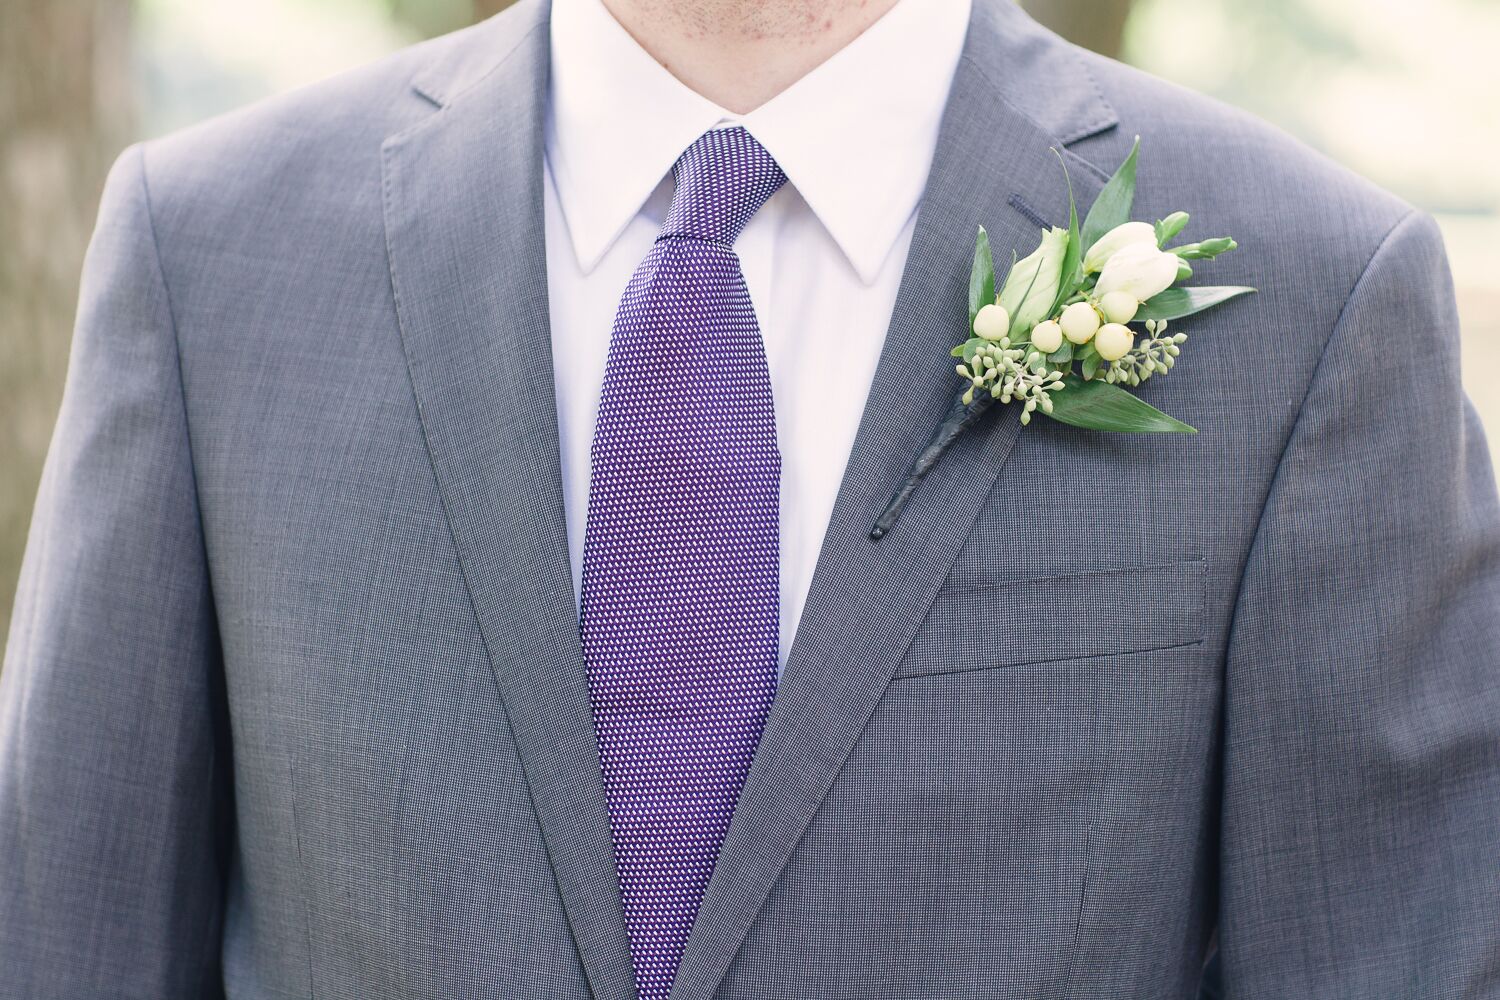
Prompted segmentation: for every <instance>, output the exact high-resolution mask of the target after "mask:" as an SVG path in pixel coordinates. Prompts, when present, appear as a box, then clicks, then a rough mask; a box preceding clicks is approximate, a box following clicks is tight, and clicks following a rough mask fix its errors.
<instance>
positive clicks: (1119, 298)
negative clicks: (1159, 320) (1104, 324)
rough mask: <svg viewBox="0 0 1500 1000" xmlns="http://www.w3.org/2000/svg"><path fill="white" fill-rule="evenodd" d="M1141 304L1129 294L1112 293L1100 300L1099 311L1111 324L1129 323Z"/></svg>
mask: <svg viewBox="0 0 1500 1000" xmlns="http://www.w3.org/2000/svg"><path fill="white" fill-rule="evenodd" d="M1140 307H1141V304H1140V303H1139V302H1137V301H1136V300H1135V296H1134V295H1131V294H1130V293H1129V292H1110V293H1109V294H1108V295H1106V296H1104V297H1103V298H1102V299H1100V300H1099V311H1100V312H1102V313H1104V318H1105V319H1107V320H1109V321H1110V322H1111V323H1129V322H1130V321H1131V320H1133V319H1135V313H1136V310H1137V309H1139V308H1140Z"/></svg>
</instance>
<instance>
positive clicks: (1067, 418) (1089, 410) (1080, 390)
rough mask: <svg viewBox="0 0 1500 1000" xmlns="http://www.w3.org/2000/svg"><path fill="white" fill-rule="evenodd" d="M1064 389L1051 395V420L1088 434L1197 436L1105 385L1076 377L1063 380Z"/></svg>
mask: <svg viewBox="0 0 1500 1000" xmlns="http://www.w3.org/2000/svg"><path fill="white" fill-rule="evenodd" d="M1063 383H1064V388H1063V389H1062V390H1061V391H1059V392H1055V393H1053V394H1052V412H1051V413H1050V414H1048V416H1050V417H1051V418H1052V419H1053V420H1059V421H1061V422H1063V423H1065V424H1072V425H1073V426H1074V427H1083V428H1085V429H1087V430H1091V431H1114V432H1116V433H1119V434H1197V433H1198V431H1197V430H1196V429H1195V428H1193V427H1191V426H1189V425H1188V424H1185V423H1183V422H1182V421H1181V420H1178V419H1177V418H1175V417H1170V416H1168V415H1167V414H1165V413H1163V412H1161V411H1160V410H1158V409H1157V408H1156V407H1154V406H1152V405H1151V404H1150V403H1148V402H1146V401H1145V400H1143V399H1141V398H1139V397H1138V396H1133V395H1131V394H1130V393H1128V392H1126V391H1125V390H1124V389H1121V388H1120V387H1119V386H1117V385H1110V384H1109V383H1108V382H1100V381H1093V382H1085V381H1084V380H1083V379H1081V378H1079V377H1078V376H1077V375H1067V376H1064V378H1063Z"/></svg>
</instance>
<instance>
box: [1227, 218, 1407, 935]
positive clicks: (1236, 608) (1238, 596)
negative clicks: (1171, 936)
mask: <svg viewBox="0 0 1500 1000" xmlns="http://www.w3.org/2000/svg"><path fill="white" fill-rule="evenodd" d="M1419 215H1420V212H1419V211H1418V210H1417V209H1415V208H1407V210H1406V211H1405V212H1403V213H1402V214H1401V215H1400V216H1399V217H1398V218H1397V219H1396V221H1395V222H1393V223H1392V224H1391V226H1390V228H1389V229H1387V230H1386V231H1385V234H1384V235H1383V236H1381V238H1380V239H1379V240H1378V241H1377V242H1376V243H1375V246H1374V248H1373V249H1372V250H1371V251H1370V255H1369V257H1368V258H1366V260H1365V263H1364V266H1363V267H1362V268H1360V271H1359V275H1358V276H1357V277H1356V278H1355V279H1354V283H1353V284H1352V285H1351V286H1350V288H1349V293H1348V295H1347V296H1345V298H1344V303H1343V305H1342V306H1341V307H1340V308H1339V314H1338V318H1337V319H1335V320H1334V322H1333V326H1332V327H1331V328H1330V330H1329V333H1328V336H1327V338H1326V339H1325V340H1324V341H1323V346H1322V348H1321V349H1320V351H1319V353H1318V360H1317V362H1316V363H1315V364H1314V365H1313V370H1312V374H1311V375H1310V376H1309V377H1308V380H1307V385H1306V387H1305V388H1304V389H1303V392H1302V399H1301V400H1300V401H1299V402H1298V404H1297V415H1296V416H1295V417H1294V418H1293V420H1292V425H1291V427H1290V428H1289V430H1288V431H1287V435H1286V440H1285V441H1283V442H1282V445H1281V453H1280V454H1279V455H1278V456H1277V459H1276V468H1275V471H1274V472H1273V473H1272V475H1271V482H1270V484H1269V486H1267V488H1266V494H1265V497H1264V498H1263V499H1262V500H1261V507H1260V513H1259V515H1258V516H1257V518H1256V522H1255V530H1254V532H1253V533H1252V534H1251V536H1250V545H1249V548H1248V549H1247V550H1246V555H1245V561H1244V564H1243V565H1242V566H1241V567H1240V575H1239V579H1238V580H1237V581H1236V583H1235V588H1234V600H1233V602H1232V603H1231V605H1230V607H1231V611H1230V616H1229V622H1228V625H1227V627H1226V631H1225V642H1224V652H1223V659H1222V661H1221V664H1220V674H1221V676H1222V677H1223V678H1224V679H1225V680H1224V684H1223V686H1222V687H1221V689H1220V720H1221V727H1222V726H1224V725H1225V724H1226V723H1227V712H1226V711H1225V710H1224V705H1225V704H1226V702H1227V698H1226V692H1227V689H1228V673H1229V663H1230V662H1231V661H1232V659H1233V658H1234V655H1235V646H1234V642H1235V629H1236V627H1237V625H1238V624H1239V620H1240V611H1241V604H1242V602H1243V600H1244V592H1245V580H1246V579H1247V577H1248V576H1249V573H1250V567H1251V564H1252V563H1254V561H1255V555H1256V553H1257V552H1258V551H1259V548H1260V543H1261V535H1262V533H1263V531H1264V530H1265V526H1266V514H1267V511H1269V510H1270V508H1271V504H1272V501H1273V500H1274V499H1275V497H1276V495H1277V492H1278V487H1279V486H1280V485H1281V480H1282V476H1283V475H1284V473H1285V471H1286V460H1287V456H1288V454H1289V453H1290V452H1291V450H1292V443H1293V442H1294V441H1296V440H1297V436H1298V431H1299V430H1300V428H1301V425H1302V417H1303V415H1304V413H1305V411H1306V409H1307V402H1308V400H1309V399H1311V398H1312V395H1313V390H1314V389H1315V388H1316V387H1317V385H1318V382H1319V380H1320V378H1321V377H1322V374H1323V368H1324V363H1325V362H1326V361H1327V359H1328V355H1329V352H1330V349H1331V348H1332V347H1333V345H1334V342H1335V341H1336V340H1338V339H1339V335H1340V333H1342V332H1343V330H1344V324H1345V321H1346V320H1347V319H1348V316H1349V308H1350V306H1351V305H1352V304H1353V303H1354V301H1355V299H1357V298H1358V297H1359V294H1360V292H1361V291H1362V290H1363V288H1364V285H1365V281H1366V279H1367V278H1368V277H1369V276H1370V274H1371V272H1372V270H1373V269H1374V266H1375V262H1376V261H1377V260H1379V258H1380V256H1381V254H1382V252H1383V251H1384V250H1385V248H1386V247H1387V246H1388V245H1389V244H1390V242H1391V240H1392V238H1393V237H1395V235H1396V233H1398V232H1399V231H1400V230H1402V229H1404V228H1405V227H1406V225H1407V223H1409V222H1411V221H1412V220H1414V219H1416V218H1417V217H1418V216H1419ZM1223 742H1224V729H1223V728H1221V730H1220V743H1221V751H1220V755H1219V789H1220V793H1219V794H1220V802H1219V820H1220V826H1221V828H1222V824H1223V808H1224V806H1223V787H1224V781H1223V778H1224V753H1223V749H1222V744H1223ZM1310 790H1311V793H1312V795H1313V798H1314V808H1315V810H1316V812H1318V813H1319V814H1321V812H1322V806H1321V804H1320V803H1319V802H1318V801H1317V800H1318V788H1317V782H1316V781H1313V782H1312V783H1311V785H1310ZM1314 837H1315V838H1316V839H1317V841H1318V852H1319V853H1320V854H1321V853H1322V835H1321V832H1320V831H1319V829H1318V828H1317V827H1316V826H1315V827H1314ZM1222 850H1223V847H1222V838H1221V841H1220V852H1221V853H1220V858H1221V859H1222ZM1221 870H1222V869H1221ZM1320 888H1321V890H1322V893H1323V895H1324V897H1325V900H1326V896H1327V894H1328V884H1327V880H1326V879H1323V880H1321V886H1320ZM1325 912H1327V911H1326V910H1325ZM1218 923H1219V922H1218V919H1217V917H1216V919H1215V927H1217V926H1218ZM1328 931H1329V936H1330V938H1331V937H1332V928H1331V926H1330V927H1329V928H1328ZM1222 946H1223V944H1222V941H1221V942H1220V947H1221V948H1222Z"/></svg>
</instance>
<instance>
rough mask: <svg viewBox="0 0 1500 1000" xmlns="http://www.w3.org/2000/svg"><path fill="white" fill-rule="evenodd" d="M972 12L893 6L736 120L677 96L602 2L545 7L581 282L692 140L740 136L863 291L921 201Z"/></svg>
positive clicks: (555, 174) (934, 5)
mask: <svg viewBox="0 0 1500 1000" xmlns="http://www.w3.org/2000/svg"><path fill="white" fill-rule="evenodd" d="M970 4H971V0H920V2H918V0H900V2H898V3H897V4H896V5H895V7H893V8H892V9H891V10H890V11H889V12H888V13H887V14H886V15H885V16H884V17H882V18H881V19H880V20H879V21H877V22H876V23H875V24H874V25H872V26H871V27H870V28H869V29H868V30H866V31H865V32H864V33H863V34H862V35H860V36H859V37H858V38H856V39H855V40H854V41H852V42H850V43H849V44H848V45H847V46H845V47H844V48H843V49H842V50H840V51H839V52H838V53H836V54H835V55H833V56H832V57H831V58H829V59H828V60H827V61H826V62H824V63H823V64H822V65H821V66H819V67H817V68H816V69H814V70H813V71H812V72H811V73H809V74H808V75H807V76H805V77H803V78H802V79H801V80H799V81H797V82H796V83H795V84H793V85H792V86H791V87H789V88H788V89H787V90H785V91H783V92H782V93H781V94H779V95H777V96H776V97H775V98H774V99H772V100H771V101H769V102H767V103H766V104H764V105H762V106H761V107H759V108H757V109H756V110H754V111H752V112H750V113H749V114H746V115H735V114H732V113H730V112H728V111H726V110H724V109H723V108H721V107H719V106H718V105H716V104H715V103H713V102H712V101H710V100H708V99H707V98H705V97H702V96H700V95H699V94H697V93H696V92H694V91H693V90H691V89H689V88H688V87H687V86H686V85H684V84H683V83H682V82H681V81H679V80H678V79H677V78H676V77H674V76H672V74H671V73H670V72H668V71H667V70H666V69H665V68H663V67H662V66H661V65H660V64H659V63H657V62H656V60H655V59H653V58H652V57H651V56H650V55H649V54H647V53H646V51H645V50H644V49H642V48H641V47H640V45H639V44H637V42H636V41H635V39H633V38H631V37H630V34H629V33H628V32H626V31H625V29H624V28H623V27H621V26H620V24H619V22H617V21H616V20H615V19H614V17H613V16H611V15H610V13H609V12H608V11H607V10H606V9H605V8H604V5H603V3H602V2H601V0H555V2H554V4H553V7H552V27H551V49H552V76H551V92H550V99H549V101H548V112H547V133H546V148H547V162H548V166H549V168H550V170H551V173H552V181H553V185H554V186H555V188H556V189H557V194H558V201H559V203H560V205H561V207H562V212H563V217H564V219H565V220H566V223H567V227H568V233H569V236H570V237H571V239H572V243H573V251H574V254H575V255H576V256H577V258H578V263H579V266H580V267H581V268H583V270H584V271H585V272H587V271H591V270H592V269H593V268H594V267H595V266H596V265H597V264H598V263H599V260H600V259H601V258H602V257H603V256H604V254H605V252H606V251H607V250H608V249H609V248H610V246H611V245H613V243H614V241H615V240H616V239H617V238H618V237H619V235H620V233H621V232H622V231H623V230H624V229H625V227H626V226H627V225H628V224H629V223H630V220H631V219H633V218H634V217H635V216H636V214H637V213H638V212H640V211H641V207H642V206H643V205H644V204H645V202H646V200H647V199H648V198H649V197H650V196H651V193H652V192H653V191H654V190H655V189H656V188H657V186H658V185H659V184H661V182H662V180H663V178H664V177H666V175H667V174H668V173H669V172H670V171H671V168H672V164H673V163H675V162H676V160H677V157H678V156H680V155H681V154H682V151H683V150H684V149H686V148H687V147H688V146H689V145H691V144H692V142H693V140H695V139H697V138H698V137H699V136H700V135H702V134H703V133H704V132H706V131H707V130H708V129H711V128H713V127H715V126H716V125H720V124H723V123H734V124H740V125H743V126H745V128H747V129H748V130H749V131H750V134H751V135H753V136H755V138H756V139H757V140H758V141H759V142H760V143H761V145H763V146H765V148H766V149H767V151H769V152H770V154H771V155H772V156H774V157H775V158H776V162H777V163H779V164H780V165H781V169H782V170H783V171H785V172H786V175H787V179H788V181H789V182H790V184H791V185H792V186H793V187H794V188H796V190H797V193H798V194H800V195H801V197H802V198H803V199H804V200H806V202H807V204H808V206H809V207H810V208H811V209H812V211H813V212H814V213H815V214H816V215H817V217H818V220H819V221H820V222H821V223H822V224H823V226H824V228H826V229H827V230H828V232H829V234H830V235H831V236H832V237H833V239H834V241H835V242H837V243H838V245H839V248H840V249H841V250H842V251H843V253H844V255H845V256H846V257H847V258H848V259H849V262H850V264H851V265H853V267H854V269H855V271H856V272H857V273H858V274H859V276H860V278H861V280H863V281H864V282H865V283H866V284H869V283H872V282H873V281H874V280H875V278H876V276H877V275H878V274H879V273H880V269H881V266H882V264H883V263H884V262H885V259H886V257H887V256H888V255H889V253H890V251H891V248H892V247H893V246H894V245H895V243H896V239H897V237H899V236H900V234H901V232H902V230H903V229H904V228H905V227H906V223H907V222H908V221H909V220H910V218H911V215H912V212H913V211H915V209H916V207H917V202H918V201H919V200H920V199H921V195H922V188H923V186H924V185H925V183H926V180H927V173H928V170H929V169H930V167H931V165H932V155H933V150H934V147H935V145H936V143H937V134H938V126H939V124H940V122H941V119H942V114H943V108H944V105H945V104H946V102H947V96H948V88H949V85H950V84H951V83H952V79H953V73H954V70H955V68H956V67H957V65H958V59H959V55H960V53H961V52H962V49H963V41H964V34H965V30H966V27H967V25H968V20H969V8H970Z"/></svg>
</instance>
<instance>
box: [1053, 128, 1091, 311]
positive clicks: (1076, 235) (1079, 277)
mask: <svg viewBox="0 0 1500 1000" xmlns="http://www.w3.org/2000/svg"><path fill="white" fill-rule="evenodd" d="M1053 152H1054V153H1057V162H1058V163H1061V164H1062V168H1063V179H1064V180H1066V181H1067V182H1068V246H1067V252H1066V253H1065V254H1064V255H1063V266H1062V280H1061V282H1060V283H1059V284H1058V287H1057V298H1056V299H1054V300H1053V302H1052V309H1051V310H1050V311H1049V312H1048V313H1047V315H1048V316H1055V315H1056V314H1057V311H1058V309H1060V308H1061V307H1062V304H1063V303H1064V302H1066V301H1067V300H1068V299H1069V298H1071V297H1072V295H1073V293H1074V292H1076V291H1078V286H1080V285H1082V284H1083V236H1082V235H1081V234H1080V232H1079V228H1078V203H1077V202H1076V201H1074V200H1073V178H1072V176H1071V175H1070V174H1069V173H1068V164H1067V161H1066V160H1064V159H1063V156H1062V153H1058V152H1057V150H1056V149H1054V150H1053Z"/></svg>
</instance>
